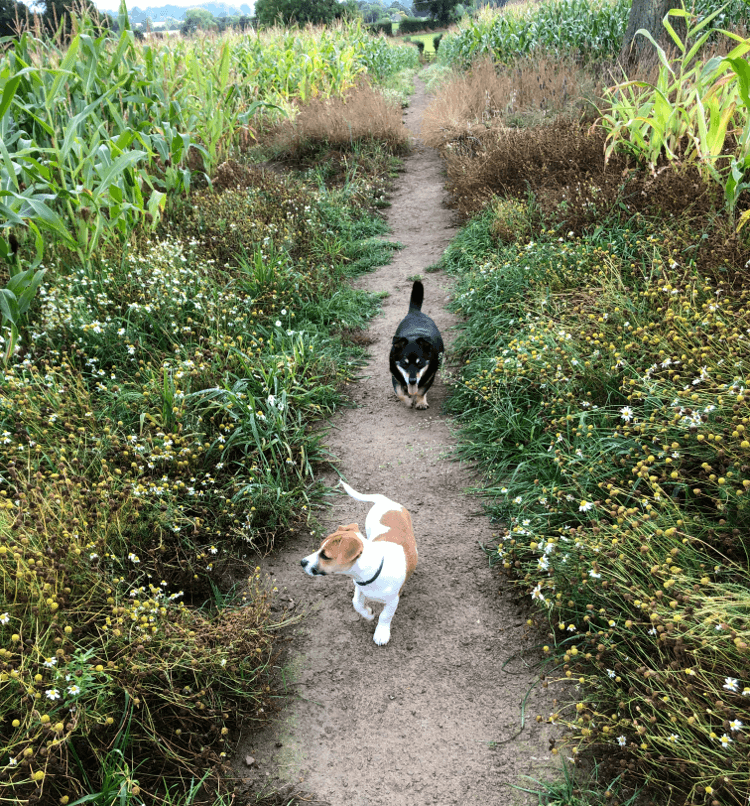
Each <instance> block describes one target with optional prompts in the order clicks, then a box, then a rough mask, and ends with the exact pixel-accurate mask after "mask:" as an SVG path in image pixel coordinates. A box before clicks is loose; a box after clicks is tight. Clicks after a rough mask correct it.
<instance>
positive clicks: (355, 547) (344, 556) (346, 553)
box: [339, 523, 362, 565]
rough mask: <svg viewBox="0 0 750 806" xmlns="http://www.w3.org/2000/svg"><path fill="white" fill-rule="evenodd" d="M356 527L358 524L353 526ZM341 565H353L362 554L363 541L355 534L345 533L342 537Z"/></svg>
mask: <svg viewBox="0 0 750 806" xmlns="http://www.w3.org/2000/svg"><path fill="white" fill-rule="evenodd" d="M352 525H353V526H356V525H357V524H356V523H355V524H352ZM340 545H341V556H340V557H339V562H340V563H341V565H351V564H352V563H353V562H354V561H355V560H356V559H357V557H359V555H360V554H361V553H362V541H361V540H360V539H359V538H357V537H355V536H354V535H353V534H350V533H345V534H343V535H342V536H341V543H340Z"/></svg>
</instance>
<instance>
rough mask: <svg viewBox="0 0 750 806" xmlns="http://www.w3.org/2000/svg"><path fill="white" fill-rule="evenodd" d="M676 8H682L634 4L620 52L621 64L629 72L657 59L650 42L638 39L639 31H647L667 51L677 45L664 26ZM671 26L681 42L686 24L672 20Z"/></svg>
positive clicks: (669, 0) (656, 1)
mask: <svg viewBox="0 0 750 806" xmlns="http://www.w3.org/2000/svg"><path fill="white" fill-rule="evenodd" d="M673 8H682V5H681V3H680V0H633V5H632V6H631V7H630V15H629V16H628V26H627V28H626V29H625V36H624V37H623V41H622V50H621V51H620V61H621V62H622V64H623V66H624V67H625V68H626V69H628V70H631V69H632V68H634V67H635V66H636V65H638V64H639V63H642V62H646V61H650V60H651V59H654V58H655V57H656V51H655V50H654V46H653V45H652V44H651V42H649V40H648V39H647V38H646V37H645V36H643V34H639V35H638V36H636V31H638V30H639V29H641V28H644V29H645V30H647V31H648V32H649V33H650V34H651V36H652V37H653V38H654V40H655V41H656V43H657V44H658V45H659V46H660V47H661V48H663V49H664V50H669V48H670V47H671V46H672V45H673V44H674V43H673V42H672V38H671V37H670V36H669V32H668V31H667V29H666V28H665V27H664V24H663V20H664V17H665V16H666V15H667V12H668V11H669V10H670V9H673ZM670 25H671V26H672V27H673V28H674V29H675V31H676V33H677V34H678V36H680V38H682V36H683V34H684V31H685V25H684V20H681V19H680V18H679V17H671V18H670Z"/></svg>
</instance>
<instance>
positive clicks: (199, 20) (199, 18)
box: [185, 8, 216, 31]
mask: <svg viewBox="0 0 750 806" xmlns="http://www.w3.org/2000/svg"><path fill="white" fill-rule="evenodd" d="M185 26H186V27H188V28H190V30H191V31H195V30H199V31H215V30H216V20H215V19H214V15H213V14H212V13H211V12H210V11H208V9H205V8H189V9H188V10H187V11H186V12H185Z"/></svg>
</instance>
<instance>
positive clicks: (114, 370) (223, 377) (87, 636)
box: [0, 148, 393, 804]
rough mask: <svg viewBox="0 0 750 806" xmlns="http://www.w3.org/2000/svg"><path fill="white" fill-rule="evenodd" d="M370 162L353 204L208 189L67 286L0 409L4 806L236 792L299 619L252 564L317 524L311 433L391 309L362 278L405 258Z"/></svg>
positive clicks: (320, 194)
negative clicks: (277, 655)
mask: <svg viewBox="0 0 750 806" xmlns="http://www.w3.org/2000/svg"><path fill="white" fill-rule="evenodd" d="M365 152H366V149H365V148H362V149H360V151H359V152H358V154H357V155H354V156H353V157H352V160H353V163H357V164H359V165H360V169H359V170H358V171H357V170H353V173H352V176H351V177H350V178H349V180H348V181H347V182H346V183H345V185H344V186H343V187H342V188H340V189H338V190H333V191H328V190H327V189H326V188H325V186H324V185H321V184H320V183H319V182H318V181H317V180H316V177H315V176H312V175H311V176H300V177H296V176H293V175H288V176H286V177H284V178H280V177H270V178H268V181H267V182H266V183H265V184H263V183H259V184H256V185H255V186H254V187H251V188H247V189H245V190H232V191H226V192H224V193H221V194H214V193H204V194H202V195H198V194H196V195H194V196H193V199H192V201H193V203H192V204H191V205H190V206H189V207H187V206H186V207H182V206H179V205H177V206H175V207H174V209H173V211H172V215H171V217H170V220H169V222H168V225H165V226H164V227H163V228H162V229H161V230H159V231H158V232H157V234H156V235H155V236H152V237H151V238H150V239H149V238H148V236H147V235H145V234H144V235H142V236H141V238H140V240H139V242H138V243H137V245H134V246H133V247H132V248H128V249H125V250H124V251H123V252H122V253H110V254H109V255H108V256H103V257H101V258H100V259H99V260H98V262H97V263H96V264H95V265H93V266H88V267H82V266H80V265H79V264H78V263H77V262H76V261H75V260H70V259H68V260H65V259H63V257H60V258H59V259H57V260H56V261H54V262H50V263H48V264H47V265H46V269H47V274H46V276H45V282H44V284H43V286H42V287H41V289H40V296H39V298H38V300H37V302H36V303H35V304H34V306H32V309H31V317H30V322H29V327H28V331H27V332H26V333H23V334H22V336H23V340H22V342H21V344H22V348H21V350H19V351H18V352H17V353H16V354H15V355H14V357H13V358H11V360H10V361H9V362H8V363H7V364H6V365H5V367H4V370H3V377H4V383H3V390H2V397H1V398H0V434H1V435H2V437H0V586H1V588H0V589H1V591H2V601H3V604H2V605H0V718H1V719H2V722H3V725H4V733H3V739H2V743H1V744H0V765H1V766H3V768H4V769H5V771H6V772H7V775H6V774H5V773H4V776H3V779H2V781H0V794H1V795H2V797H4V798H7V799H10V800H17V801H23V800H24V799H26V798H28V797H33V796H34V795H35V793H36V794H39V795H40V796H41V797H43V798H44V799H45V801H46V802H57V801H60V802H63V803H65V802H68V803H72V802H74V801H75V800H76V799H78V798H81V797H84V798H86V800H85V802H87V803H101V804H105V803H107V804H108V803H111V802H112V801H113V799H117V800H118V802H127V803H133V804H135V803H140V802H142V800H143V799H144V798H145V799H146V800H150V799H152V798H155V797H157V796H158V795H159V793H161V796H166V797H168V798H170V799H171V800H172V801H173V802H175V803H183V802H184V803H186V804H187V803H188V802H198V801H199V800H200V802H201V803H206V802H212V800H213V798H214V797H222V796H223V793H225V792H226V791H227V786H228V784H227V782H226V781H225V779H224V776H223V769H224V767H225V766H226V763H227V760H228V758H229V755H230V754H231V752H232V748H233V746H234V744H233V743H234V742H235V741H236V738H237V736H238V732H239V730H240V724H242V725H243V730H244V731H247V730H248V729H250V728H252V726H253V725H256V724H260V723H262V722H263V721H264V720H265V719H266V718H267V715H268V714H269V713H270V712H271V710H272V703H273V697H274V689H273V686H274V681H273V679H272V677H271V675H270V660H271V658H272V657H273V655H274V652H275V649H274V646H275V636H276V633H277V631H278V630H279V629H280V628H281V627H282V626H283V625H284V623H285V622H284V619H283V618H279V617H277V616H275V615H273V613H272V611H271V602H272V600H273V595H274V589H273V586H272V584H271V583H270V582H268V581H267V580H266V579H264V578H262V577H261V576H260V574H259V572H258V569H257V568H256V567H255V564H254V561H253V557H254V556H255V553H256V552H257V551H258V550H261V551H264V550H267V549H268V548H269V547H270V546H271V545H273V543H274V542H278V541H279V540H281V539H283V537H284V536H285V535H286V534H287V533H288V530H289V529H290V528H291V527H292V526H299V525H301V524H304V523H305V521H306V519H307V518H308V517H309V516H310V515H311V513H312V512H313V510H314V509H315V508H316V507H317V506H318V505H320V503H321V500H322V493H323V490H322V489H321V487H320V486H319V485H318V484H316V483H315V480H314V468H315V466H316V464H317V463H319V462H320V461H322V460H323V459H324V458H325V454H324V451H323V447H322V445H321V442H320V436H319V435H318V433H317V432H316V431H315V430H314V429H313V428H311V424H312V423H313V422H318V421H319V420H320V419H321V418H323V417H326V416H328V415H330V414H331V413H332V412H333V411H335V410H336V409H337V408H339V407H340V406H342V405H346V401H345V400H344V398H343V397H342V394H341V391H340V389H341V387H342V386H343V383H344V382H345V381H348V380H351V379H352V378H353V377H354V375H355V373H356V371H357V369H358V367H359V366H360V364H361V361H362V351H361V348H358V347H355V346H354V345H353V343H352V342H351V341H350V340H349V336H350V334H352V333H355V332H356V331H357V330H358V329H360V328H363V327H364V326H365V325H366V324H367V322H368V320H369V318H370V317H371V316H372V315H373V314H374V313H375V312H376V311H377V309H378V305H379V300H378V297H377V296H376V295H369V294H366V293H364V292H361V291H356V290H354V289H352V288H351V287H350V285H349V284H348V283H347V282H346V280H347V279H348V278H350V277H353V276H355V275H356V274H358V273H361V272H363V271H369V270H371V269H372V267H373V266H374V265H376V264H379V263H383V262H387V260H388V259H389V258H390V254H391V253H392V250H393V245H391V244H386V243H384V242H383V241H382V239H381V237H380V236H381V235H382V234H383V233H384V230H385V227H384V224H383V221H382V219H381V218H379V217H378V216H377V215H374V214H373V212H372V210H373V209H374V207H375V205H376V203H377V202H378V201H379V200H380V199H381V197H382V182H383V181H384V178H383V177H382V176H380V175H368V174H367V173H366V171H365V170H364V169H363V167H362V166H365V165H368V166H370V167H372V166H380V167H383V166H388V165H389V164H390V163H389V162H388V161H384V160H382V159H380V158H377V159H376V158H372V159H371V158H370V156H369V155H368V154H367V153H365ZM71 709H72V710H71ZM196 775H197V776H199V777H204V776H207V778H206V781H207V783H206V787H204V788H201V790H200V793H199V794H200V798H198V792H197V790H196V789H195V787H194V784H195V781H194V776H196ZM165 787H168V788H169V790H170V792H171V793H172V794H168V795H164V793H165ZM191 787H193V788H192V789H191ZM191 792H192V793H193V795H194V796H195V797H194V798H193V795H189V794H186V793H191ZM178 793H179V794H178Z"/></svg>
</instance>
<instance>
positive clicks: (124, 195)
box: [0, 6, 411, 349]
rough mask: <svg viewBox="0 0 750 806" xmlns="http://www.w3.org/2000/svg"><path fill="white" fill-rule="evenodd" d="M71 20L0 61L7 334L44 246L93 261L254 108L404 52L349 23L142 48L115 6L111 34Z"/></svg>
mask: <svg viewBox="0 0 750 806" xmlns="http://www.w3.org/2000/svg"><path fill="white" fill-rule="evenodd" d="M73 22H74V27H73V33H72V36H71V37H70V39H65V40H51V39H49V38H47V37H44V36H42V35H41V34H35V32H33V31H25V32H24V33H23V34H22V35H21V36H20V37H19V38H18V40H17V41H15V42H14V43H13V44H12V45H11V46H10V47H9V48H8V49H7V50H6V51H5V52H4V54H3V55H2V59H1V60H0V98H1V99H2V100H1V101H0V199H1V200H2V208H1V209H2V213H3V216H4V220H3V222H2V229H3V237H2V238H0V257H2V258H5V260H6V261H7V262H9V264H10V271H9V276H8V278H7V279H10V275H12V277H13V278H14V279H12V280H11V282H9V283H8V282H4V281H5V280H6V278H4V277H2V276H1V275H0V283H2V284H3V285H4V288H3V289H2V290H3V293H2V294H0V316H1V317H2V322H3V324H4V325H5V326H6V327H9V328H10V329H11V341H15V340H16V339H17V337H18V327H19V325H20V323H21V321H22V319H23V317H24V314H25V310H26V306H25V303H24V300H25V299H26V296H33V293H34V290H35V288H36V287H37V286H38V280H40V279H41V278H36V273H35V272H30V271H29V270H30V269H36V268H37V267H38V266H39V265H40V263H41V261H42V260H43V257H44V252H45V247H47V246H48V245H49V244H50V243H53V242H54V243H55V244H56V245H57V247H59V248H65V249H67V250H69V251H71V252H73V253H74V254H75V255H76V257H77V259H78V261H79V262H80V263H81V264H82V265H84V266H88V265H90V264H91V263H92V262H93V260H94V258H95V257H97V256H98V255H100V253H101V252H102V251H103V250H105V251H106V250H107V249H114V250H117V249H119V248H121V247H122V246H123V245H124V244H125V243H126V242H127V241H128V239H129V238H130V236H131V234H132V232H133V231H134V230H135V229H136V228H138V227H142V226H147V227H154V226H156V225H157V224H158V222H159V220H160V218H161V217H162V215H163V213H164V210H165V206H166V204H167V200H168V199H171V198H174V197H177V196H181V195H184V194H186V193H188V192H189V191H190V189H191V188H192V187H193V186H194V185H195V182H196V181H199V182H201V183H205V182H207V181H210V179H211V177H212V176H213V175H214V173H215V171H216V169H217V166H218V165H220V164H221V163H222V162H224V161H225V160H226V159H227V158H228V157H229V156H232V155H237V153H239V152H240V151H243V150H246V149H247V148H248V147H249V146H250V145H252V144H253V142H254V140H255V137H256V134H257V129H258V125H259V124H258V122H257V118H258V117H259V116H260V115H261V113H263V114H269V113H270V112H275V114H281V113H284V114H287V115H289V114H291V113H292V111H293V108H294V106H293V105H294V104H295V103H296V102H304V101H306V100H308V99H310V98H314V97H332V96H333V97H336V96H341V95H342V94H343V93H345V92H346V91H347V90H348V89H349V88H350V87H351V86H352V85H353V84H354V82H355V80H356V79H357V78H358V77H359V76H361V75H362V74H365V73H369V74H370V75H373V76H375V77H377V78H378V79H383V78H385V77H387V76H388V75H389V74H391V73H392V72H394V71H397V70H399V69H401V68H402V66H403V63H404V58H403V56H404V55H406V56H407V61H408V57H409V56H411V52H410V50H409V49H408V48H395V47H392V46H390V45H387V44H386V42H385V40H383V39H375V38H373V37H371V36H369V35H368V34H367V33H366V32H364V31H363V30H362V29H361V28H360V27H358V26H356V25H350V26H340V27H338V28H334V29H313V28H310V29H305V30H304V31H296V32H290V31H284V30H273V31H271V32H266V33H263V34H257V35H256V34H253V35H248V36H237V35H231V34H230V35H227V36H225V37H222V38H212V37H208V38H199V39H190V40H181V39H178V40H170V41H169V42H168V43H145V44H139V43H137V42H136V40H135V37H134V35H133V32H132V31H131V29H130V25H129V22H128V18H127V12H126V9H125V7H124V6H122V8H121V12H120V29H121V30H120V33H119V35H117V36H116V37H114V36H112V35H111V34H110V33H109V32H108V31H106V30H102V29H101V28H100V27H99V26H98V23H97V21H96V20H94V19H92V18H91V17H90V16H88V15H87V14H86V13H84V14H83V16H82V17H80V18H75V17H74V18H73ZM35 278H36V279H35ZM24 295H25V296H24ZM11 349H12V348H11Z"/></svg>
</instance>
